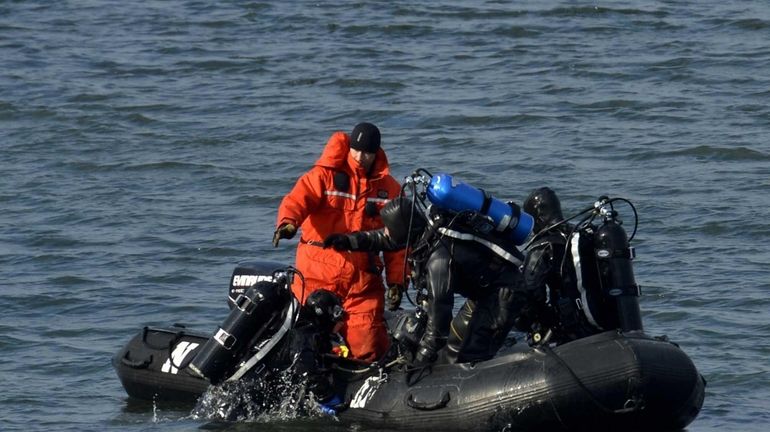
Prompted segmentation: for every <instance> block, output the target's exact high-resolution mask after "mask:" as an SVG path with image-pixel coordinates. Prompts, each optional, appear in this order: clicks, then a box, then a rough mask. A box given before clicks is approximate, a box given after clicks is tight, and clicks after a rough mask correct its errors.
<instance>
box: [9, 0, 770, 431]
mask: <svg viewBox="0 0 770 432" xmlns="http://www.w3.org/2000/svg"><path fill="white" fill-rule="evenodd" d="M528 3H531V4H528ZM768 41H770V8H768V4H767V3H766V2H763V1H741V2H721V1H716V0H704V1H698V2H691V1H682V2H674V1H654V2H644V1H613V2H599V3H596V2H582V1H560V2H553V1H546V2H536V3H535V2H527V3H525V2H516V3H512V2H504V1H466V2H449V1H443V2H442V1H400V0H397V1H389V2H343V1H331V2H309V1H291V2H277V1H276V2H259V1H252V2H235V1H224V2H203V1H194V0H177V1H146V2H121V1H86V0H83V1H61V2H44V1H0V150H2V159H0V275H1V276H2V279H1V280H0V309H2V311H3V312H2V314H1V315H0V389H1V390H2V391H0V429H2V430H63V431H84V430H99V431H103V430H134V431H140V430H141V431H145V430H163V431H169V430H191V429H197V428H201V429H208V428H215V429H228V430H243V429H249V428H250V426H249V425H218V426H213V425H211V424H207V423H206V422H205V421H202V420H196V419H193V418H190V417H188V412H185V411H173V410H171V411H169V410H166V411H163V410H157V409H155V410H153V408H152V406H147V405H141V404H140V405H139V406H136V404H133V403H129V402H128V401H127V397H126V395H125V393H124V391H123V389H122V387H121V386H120V383H119V382H118V379H117V377H116V376H115V374H114V372H113V370H112V368H111V366H110V363H109V362H110V357H111V356H112V355H113V353H114V352H115V351H116V350H117V349H118V348H119V347H121V346H122V345H123V344H124V343H125V342H126V341H127V340H128V339H129V338H130V337H131V336H132V335H133V334H134V333H135V332H136V331H138V329H139V328H140V327H141V326H144V325H160V326H166V325H168V324H170V323H172V322H185V323H187V324H188V325H191V326H193V327H196V328H199V329H210V328H212V327H213V326H214V325H215V323H217V322H219V321H220V320H221V319H222V318H223V317H224V316H225V313H226V311H227V309H226V304H225V290H226V285H227V280H228V277H229V274H230V272H231V270H232V267H233V265H234V264H235V263H236V262H239V261H243V260H248V259H253V258H268V259H273V260H285V261H287V262H290V261H291V260H292V259H293V247H292V246H293V243H292V242H287V243H286V244H285V245H283V246H282V247H280V248H279V249H277V250H275V249H273V248H272V246H271V245H270V241H269V240H270V236H271V233H272V228H273V222H274V218H275V213H276V207H277V205H278V203H279V201H280V199H281V197H282V196H283V195H284V194H285V193H286V192H287V191H288V190H289V189H290V187H291V186H292V184H293V182H294V180H295V179H296V178H297V177H298V176H299V175H300V174H301V173H302V172H304V171H305V170H306V169H307V168H309V166H310V165H311V164H312V162H313V161H314V160H315V158H316V157H317V156H318V154H319V153H320V150H321V147H322V145H323V143H324V142H325V140H326V138H327V137H328V135H329V134H330V133H331V132H332V131H333V130H335V129H344V130H349V129H350V128H352V126H353V125H354V124H355V123H357V122H358V121H363V120H368V121H372V122H374V123H376V124H378V125H379V126H380V127H381V129H382V131H383V140H384V144H383V146H384V147H385V149H386V150H387V152H388V154H389V158H390V160H391V162H392V165H393V170H394V172H395V174H396V175H397V176H398V177H403V176H404V175H406V174H408V173H410V172H411V171H412V170H413V169H415V168H417V167H425V168H428V169H429V170H431V171H433V172H437V171H448V172H451V173H454V174H455V175H457V176H460V177H461V178H462V179H463V180H465V181H467V182H469V183H472V184H474V185H477V186H479V187H483V188H485V189H486V190H488V191H490V192H493V193H495V194H496V195H498V196H500V197H501V198H505V199H516V200H519V201H521V200H523V199H524V197H526V195H527V193H528V192H529V191H530V190H531V189H532V188H534V187H538V186H541V185H549V186H551V187H552V188H554V189H556V190H557V191H558V192H559V193H560V195H561V196H562V202H563V204H564V205H565V207H566V208H567V209H572V210H576V209H578V208H582V207H583V206H584V205H586V204H590V203H591V202H592V201H593V200H594V198H596V197H597V196H599V195H601V194H605V193H606V194H611V195H615V196H623V197H626V198H629V199H631V200H632V201H633V202H634V203H635V204H636V205H637V207H638V209H639V212H640V219H641V220H640V225H639V233H638V235H637V241H636V247H637V252H638V255H639V256H638V259H637V262H636V268H635V270H636V275H637V280H638V282H639V283H640V284H641V285H642V286H643V290H644V297H643V299H642V307H643V312H644V319H645V325H646V328H647V330H648V331H649V332H650V333H652V334H667V335H669V336H670V337H671V339H673V340H674V341H676V342H678V343H680V345H681V346H682V347H683V349H684V350H685V351H686V352H687V353H688V354H690V355H691V357H692V358H693V360H694V362H695V363H696V365H697V366H698V367H699V368H700V370H701V372H702V373H703V374H704V375H705V376H706V378H707V380H708V382H709V385H708V388H707V397H706V402H705V405H704V409H703V411H702V413H701V415H700V416H699V417H698V418H697V419H696V421H695V422H694V423H693V424H692V425H691V426H690V427H689V428H688V430H690V431H699V432H700V431H723V430H742V431H750V430H757V431H759V430H765V428H766V426H767V424H768V423H769V422H770V402H768V400H770V362H769V361H768V357H770V342H768V336H769V335H770V319H769V318H770V313H769V312H768V310H769V309H770V300H768V297H769V296H768V293H769V292H770V277H768V275H769V274H770V272H769V270H770V253H769V252H768V247H767V245H768V240H770V222H768V208H770V78H769V77H770V75H769V74H768V70H770V44H769V43H768ZM252 426H253V425H252ZM316 427H318V425H317V424H315V423H307V422H302V421H294V422H273V423H271V424H267V425H260V426H259V428H261V429H272V430H297V431H301V430H312V429H314V428H316ZM340 429H341V430H344V428H340Z"/></svg>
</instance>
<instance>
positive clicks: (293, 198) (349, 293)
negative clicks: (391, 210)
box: [278, 132, 405, 361]
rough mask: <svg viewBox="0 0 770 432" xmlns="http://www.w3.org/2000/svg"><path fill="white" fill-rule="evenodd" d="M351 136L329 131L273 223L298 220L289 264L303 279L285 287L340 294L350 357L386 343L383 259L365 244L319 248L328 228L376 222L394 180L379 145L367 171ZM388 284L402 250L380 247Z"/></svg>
mask: <svg viewBox="0 0 770 432" xmlns="http://www.w3.org/2000/svg"><path fill="white" fill-rule="evenodd" d="M349 150H350V138H349V137H348V135H347V134H345V133H344V132H335V133H334V134H332V136H331V138H329V141H328V142H327V143H326V147H325V148H324V151H323V153H322V154H321V157H320V158H319V159H318V160H317V161H316V163H315V165H314V166H313V168H312V169H310V171H308V172H307V173H305V174H304V175H303V176H302V177H300V179H299V180H297V183H296V185H294V188H293V189H292V190H291V192H289V194H288V195H286V197H284V199H283V201H282V202H281V205H280V207H279V208H278V226H280V225H282V224H284V223H291V224H293V225H294V226H298V227H300V232H301V237H300V240H299V245H298V246H297V262H296V267H297V269H298V270H299V271H300V273H302V275H303V276H304V279H305V284H304V288H303V285H302V281H301V280H300V278H299V277H295V280H294V284H293V285H292V290H293V291H294V295H295V296H297V298H298V299H300V301H301V302H302V303H304V302H305V298H307V296H308V294H310V293H311V292H313V291H315V290H316V289H319V288H326V289H329V290H331V291H334V292H335V293H337V294H338V295H339V296H340V297H341V298H342V299H343V307H344V309H345V312H346V314H345V325H344V326H343V328H342V335H343V336H344V337H345V340H346V341H347V343H348V347H349V348H350V353H351V355H352V356H353V357H355V358H358V359H362V360H368V361H374V360H376V359H378V358H380V357H381V356H382V355H383V354H385V352H386V351H387V350H388V347H389V339H388V332H387V328H386V326H385V320H384V317H383V312H384V310H385V287H384V285H383V283H382V270H383V262H382V260H381V259H380V257H379V255H376V254H374V253H372V252H340V251H336V250H334V249H332V248H328V249H324V248H323V246H322V243H323V240H324V239H325V238H326V237H327V236H328V235H329V234H333V233H350V232H353V231H365V230H372V229H378V228H382V227H383V223H382V219H381V218H380V216H379V213H380V210H381V209H382V207H383V206H384V205H385V203H386V202H387V201H389V200H390V199H392V198H395V197H397V196H398V195H399V193H400V190H401V187H400V185H399V183H398V182H397V181H396V179H394V178H393V177H392V176H391V175H390V168H389V166H388V159H387V157H386V156H385V152H384V151H383V150H382V149H381V148H380V149H379V150H377V156H376V158H375V160H374V164H373V166H372V169H371V172H370V173H369V176H367V175H366V173H365V172H364V170H363V168H361V167H360V166H359V165H358V163H357V162H356V161H355V160H354V159H353V158H352V157H351V156H350V151H349ZM383 257H384V259H385V269H386V279H387V282H388V283H389V284H393V283H397V284H403V281H404V259H405V251H404V250H401V251H396V252H386V253H383Z"/></svg>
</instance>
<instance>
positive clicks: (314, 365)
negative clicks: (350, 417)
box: [273, 289, 345, 409]
mask: <svg viewBox="0 0 770 432" xmlns="http://www.w3.org/2000/svg"><path fill="white" fill-rule="evenodd" d="M344 313H345V312H344V310H343V309H342V300H341V299H340V298H339V296H337V295H336V294H335V293H333V292H331V291H329V290H326V289H318V290H316V291H313V293H311V294H310V295H309V296H308V297H307V300H306V301H305V304H304V305H303V306H302V308H301V309H300V312H299V317H298V319H297V323H296V325H295V326H294V328H293V329H292V330H291V332H290V333H289V337H288V342H287V343H286V344H284V346H283V348H282V349H281V350H280V352H279V353H278V354H277V355H276V359H275V361H276V362H277V363H273V365H274V366H275V365H276V364H283V365H284V367H288V366H289V365H292V364H293V365H294V372H295V374H296V376H297V377H299V378H300V379H304V380H306V384H307V390H309V391H311V392H312V393H313V396H314V397H315V399H316V401H318V403H319V404H321V407H322V408H328V409H333V407H335V406H336V405H338V404H339V403H340V402H341V400H340V399H339V397H338V396H337V395H336V394H335V391H334V385H333V382H332V374H331V373H329V371H327V370H326V369H325V368H324V365H323V358H322V357H323V354H324V353H331V352H332V348H333V342H334V341H335V340H336V341H340V340H339V339H338V337H339V336H337V338H335V335H338V333H337V332H338V330H339V327H340V326H341V325H342V319H343V317H344Z"/></svg>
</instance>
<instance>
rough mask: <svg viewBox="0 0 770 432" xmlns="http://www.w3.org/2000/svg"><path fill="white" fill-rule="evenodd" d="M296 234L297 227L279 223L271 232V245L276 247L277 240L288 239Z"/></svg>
mask: <svg viewBox="0 0 770 432" xmlns="http://www.w3.org/2000/svg"><path fill="white" fill-rule="evenodd" d="M295 234H297V227H296V226H294V225H293V224H290V223H283V224H281V225H280V226H279V227H278V229H277V230H275V233H273V247H278V240H280V239H290V238H292V237H294V235H295Z"/></svg>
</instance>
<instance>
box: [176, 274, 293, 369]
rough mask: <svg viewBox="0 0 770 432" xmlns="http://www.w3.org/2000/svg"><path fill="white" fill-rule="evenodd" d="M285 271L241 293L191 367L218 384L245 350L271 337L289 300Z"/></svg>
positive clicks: (289, 294)
mask: <svg viewBox="0 0 770 432" xmlns="http://www.w3.org/2000/svg"><path fill="white" fill-rule="evenodd" d="M289 287H290V283H289V279H288V277H287V275H286V274H285V273H277V274H276V275H274V277H273V278H272V280H262V281H259V282H257V283H255V284H254V285H252V286H251V287H250V288H248V289H247V290H246V292H245V293H243V294H240V295H239V296H238V297H237V298H236V299H235V302H234V307H233V309H232V310H231V311H230V314H229V315H228V316H227V318H226V319H225V321H224V322H223V323H222V325H221V326H220V327H219V328H218V329H217V330H216V331H215V332H214V335H213V336H212V337H211V338H209V340H208V341H207V342H206V343H205V344H204V345H203V346H202V347H201V349H200V350H199V351H198V354H197V355H196V356H195V358H193V360H192V361H191V362H190V366H189V367H190V369H191V370H192V371H194V372H195V373H197V374H198V375H200V376H202V377H204V378H206V379H208V380H209V382H211V383H212V384H217V383H219V382H221V381H222V380H223V379H225V378H227V376H228V374H229V373H232V372H233V368H234V366H236V365H237V364H238V361H239V360H241V359H242V358H243V357H244V356H245V354H246V353H247V352H248V350H249V349H250V348H252V347H254V346H255V345H256V344H257V343H259V342H260V340H262V339H267V338H269V337H270V336H272V333H271V332H275V330H276V327H277V325H276V324H277V323H278V322H279V321H280V319H281V317H282V316H283V315H284V312H285V311H286V309H287V307H288V306H289V305H290V304H291V302H292V299H293V298H292V294H291V290H290V288H289Z"/></svg>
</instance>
